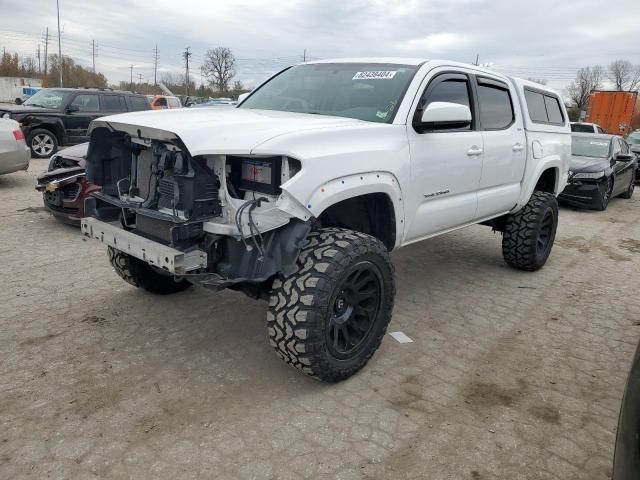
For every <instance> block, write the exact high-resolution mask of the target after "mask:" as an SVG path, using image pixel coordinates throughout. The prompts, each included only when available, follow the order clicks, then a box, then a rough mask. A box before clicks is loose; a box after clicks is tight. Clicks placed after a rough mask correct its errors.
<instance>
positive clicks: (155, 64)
mask: <svg viewBox="0 0 640 480" xmlns="http://www.w3.org/2000/svg"><path fill="white" fill-rule="evenodd" d="M153 85H154V86H155V85H158V44H156V48H154V49H153Z"/></svg>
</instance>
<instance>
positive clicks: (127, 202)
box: [81, 58, 571, 381]
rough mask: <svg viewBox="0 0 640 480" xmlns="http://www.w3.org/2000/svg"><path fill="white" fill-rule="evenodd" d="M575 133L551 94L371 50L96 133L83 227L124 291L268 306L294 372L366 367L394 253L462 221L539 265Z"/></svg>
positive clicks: (127, 119) (379, 327)
mask: <svg viewBox="0 0 640 480" xmlns="http://www.w3.org/2000/svg"><path fill="white" fill-rule="evenodd" d="M570 155H571V136H570V128H569V121H568V117H567V112H566V110H565V108H564V106H563V103H562V101H561V100H560V97H559V96H558V94H557V93H556V92H554V91H553V90H550V89H548V88H546V87H544V86H542V85H539V84H537V83H532V82H528V81H526V80H520V79H515V78H509V77H506V76H504V75H501V74H498V73H496V72H494V71H491V70H487V69H484V68H480V67H477V66H473V65H466V64H460V63H456V62H449V61H435V60H432V61H428V60H422V59H402V58H400V59H398V58H369V59H341V60H324V61H319V62H310V63H304V64H299V65H296V66H292V67H290V68H287V69H285V70H283V71H282V72H280V73H278V74H276V75H275V76H274V77H272V78H271V79H269V80H267V81H266V82H265V83H264V84H262V85H261V86H260V87H258V88H257V89H256V90H254V91H253V92H251V94H250V95H249V96H248V97H246V98H244V99H243V101H242V102H241V103H240V105H238V107H237V108H233V109H220V110H216V109H201V110H188V109H185V110H176V111H162V112H139V113H132V114H123V115H115V116H111V117H107V118H103V119H99V120H97V121H95V122H94V123H93V126H92V133H91V146H90V149H89V155H88V159H87V175H88V181H89V182H91V183H93V184H95V185H99V186H101V192H99V193H94V194H93V198H92V199H91V200H89V201H88V203H86V204H85V208H86V210H85V211H86V213H87V215H88V217H87V218H84V219H83V220H82V223H81V228H82V231H83V233H84V234H85V235H87V236H89V237H92V238H95V239H96V240H98V241H100V242H102V243H104V244H106V245H107V246H108V252H109V258H110V260H111V263H112V265H113V267H114V268H115V270H116V272H117V273H118V275H120V276H121V277H122V278H123V279H124V280H126V281H127V282H129V283H131V284H133V285H135V286H137V287H142V288H144V289H146V290H149V291H151V292H155V293H173V292H177V291H181V290H184V289H185V288H188V287H189V286H191V285H192V284H195V285H199V286H202V287H206V288H212V289H221V288H226V287H228V288H233V289H235V290H240V291H243V292H245V293H247V294H248V295H251V296H254V297H259V298H265V299H268V300H269V311H268V314H267V325H268V334H269V338H270V341H271V344H272V345H273V347H274V348H275V350H276V352H277V353H278V354H279V355H280V357H281V358H282V359H283V360H284V361H285V362H287V363H289V364H290V365H293V366H294V367H296V368H298V369H300V370H302V371H303V372H305V373H307V374H309V375H311V376H313V377H315V378H318V379H321V380H324V381H338V380H342V379H345V378H347V377H349V376H351V375H353V374H354V373H355V372H356V371H358V370H359V369H360V368H362V367H363V366H364V365H365V363H366V362H367V361H368V359H369V358H370V357H371V356H372V355H373V353H374V352H375V350H376V349H377V348H378V346H379V344H380V341H381V339H382V336H383V335H384V332H385V330H386V327H387V325H388V323H389V321H390V319H391V312H392V309H393V302H394V295H395V283H394V274H393V268H392V266H391V261H390V257H389V251H391V250H393V249H397V248H401V247H404V246H406V245H409V244H411V243H414V242H418V241H420V240H424V239H426V238H429V237H433V236H436V235H441V234H443V233H446V232H450V231H452V230H455V229H458V228H462V227H465V226H468V225H473V224H478V223H481V224H483V225H488V226H490V227H492V228H493V229H495V230H497V231H500V232H502V234H503V238H502V251H503V256H504V259H505V260H506V262H507V263H508V264H509V265H511V266H513V267H515V268H519V269H522V270H529V271H532V270H537V269H539V268H541V267H542V266H543V265H544V263H545V262H546V261H547V258H548V257H549V254H550V251H551V248H552V246H553V242H554V238H555V233H556V226H557V221H558V206H557V201H556V196H557V195H558V194H559V193H560V192H562V190H563V189H564V187H565V185H566V182H567V172H568V168H569V161H570Z"/></svg>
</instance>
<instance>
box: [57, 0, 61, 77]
mask: <svg viewBox="0 0 640 480" xmlns="http://www.w3.org/2000/svg"><path fill="white" fill-rule="evenodd" d="M56 9H57V10H58V57H59V59H60V86H61V87H62V85H63V84H62V63H63V62H62V40H61V39H60V0H56Z"/></svg>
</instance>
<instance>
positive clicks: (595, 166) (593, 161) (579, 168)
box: [569, 155, 611, 173]
mask: <svg viewBox="0 0 640 480" xmlns="http://www.w3.org/2000/svg"><path fill="white" fill-rule="evenodd" d="M609 168H611V164H610V163H609V160H607V159H606V158H593V157H580V156H577V155H574V156H572V157H571V166H570V167H569V170H571V171H572V172H573V173H596V172H602V171H604V170H607V169H609Z"/></svg>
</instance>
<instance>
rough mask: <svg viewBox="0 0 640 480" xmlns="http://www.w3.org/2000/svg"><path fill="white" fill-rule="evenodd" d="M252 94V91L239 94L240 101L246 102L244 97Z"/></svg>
mask: <svg viewBox="0 0 640 480" xmlns="http://www.w3.org/2000/svg"><path fill="white" fill-rule="evenodd" d="M250 94H251V92H245V93H241V94H240V95H238V103H242V102H244V99H245V98H247V97H248V96H249V95H250Z"/></svg>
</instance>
